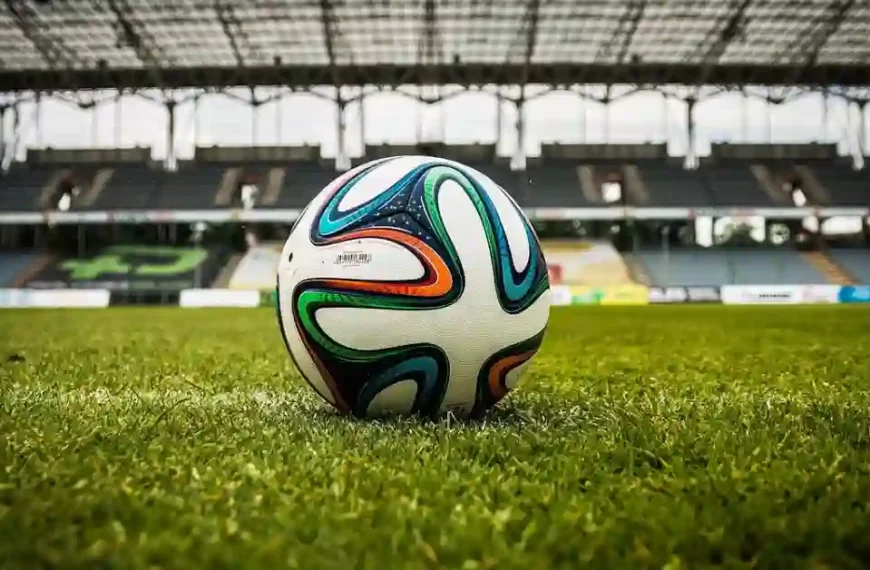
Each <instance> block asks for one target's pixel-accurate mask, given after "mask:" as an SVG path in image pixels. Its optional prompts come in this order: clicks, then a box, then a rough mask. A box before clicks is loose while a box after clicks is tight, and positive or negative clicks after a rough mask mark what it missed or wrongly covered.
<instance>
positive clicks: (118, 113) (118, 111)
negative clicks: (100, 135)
mask: <svg viewBox="0 0 870 570" xmlns="http://www.w3.org/2000/svg"><path fill="white" fill-rule="evenodd" d="M123 98H124V92H123V91H118V96H117V97H116V98H115V143H114V146H115V148H116V149H119V148H121V124H122V122H123V121H122V116H123V113H124V107H123V106H122V105H121V101H122V99H123Z"/></svg>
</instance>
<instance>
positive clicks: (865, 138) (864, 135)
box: [858, 99, 870, 157]
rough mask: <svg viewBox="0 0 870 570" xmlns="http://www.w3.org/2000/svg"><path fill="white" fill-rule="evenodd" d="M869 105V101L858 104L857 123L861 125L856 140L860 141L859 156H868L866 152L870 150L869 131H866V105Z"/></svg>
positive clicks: (865, 100)
mask: <svg viewBox="0 0 870 570" xmlns="http://www.w3.org/2000/svg"><path fill="white" fill-rule="evenodd" d="M868 104H870V99H864V100H862V101H861V103H860V107H859V114H858V117H859V119H858V123H859V124H860V125H861V127H860V129H859V131H858V140H859V141H861V156H862V157H864V156H868V154H867V152H868V149H870V130H868V129H867V105H868Z"/></svg>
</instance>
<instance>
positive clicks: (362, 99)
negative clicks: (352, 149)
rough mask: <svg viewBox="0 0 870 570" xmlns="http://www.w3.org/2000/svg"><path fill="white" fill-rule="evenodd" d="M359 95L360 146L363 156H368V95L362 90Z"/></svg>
mask: <svg viewBox="0 0 870 570" xmlns="http://www.w3.org/2000/svg"><path fill="white" fill-rule="evenodd" d="M360 91H361V92H360V95H359V146H360V152H361V153H362V155H363V157H364V158H365V156H366V96H365V93H363V92H362V89H361V90H360Z"/></svg>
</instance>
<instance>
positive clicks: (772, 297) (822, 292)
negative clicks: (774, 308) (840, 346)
mask: <svg viewBox="0 0 870 570" xmlns="http://www.w3.org/2000/svg"><path fill="white" fill-rule="evenodd" d="M721 291H722V302H723V303H725V304H726V305H789V304H792V305H797V304H805V303H807V304H810V303H811V304H818V303H837V302H838V297H839V293H840V286H839V285H723V286H722V290H721Z"/></svg>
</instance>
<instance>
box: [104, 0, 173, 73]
mask: <svg viewBox="0 0 870 570" xmlns="http://www.w3.org/2000/svg"><path fill="white" fill-rule="evenodd" d="M108 2H109V9H110V10H111V11H112V13H113V14H114V15H115V20H116V21H117V23H118V27H119V28H120V33H121V34H122V36H123V39H124V41H126V42H127V43H128V45H129V46H130V47H131V48H133V52H134V53H135V54H136V57H137V58H138V59H139V61H141V62H142V65H143V66H144V67H145V70H144V71H145V73H147V74H148V75H149V76H150V78H151V81H149V83H148V87H164V84H163V79H162V77H161V72H160V69H161V68H162V67H166V66H174V62H173V61H172V60H171V59H170V58H167V57H166V54H164V53H163V50H162V49H161V48H160V46H159V45H158V43H157V40H156V39H155V38H154V36H152V35H151V33H150V32H149V31H148V29H147V27H146V26H144V25H142V24H141V22H138V21H136V20H135V18H133V15H134V12H133V8H132V7H131V6H130V3H129V2H128V0H108ZM115 87H122V86H121V85H118V86H115ZM123 87H135V85H125V86H123Z"/></svg>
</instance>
